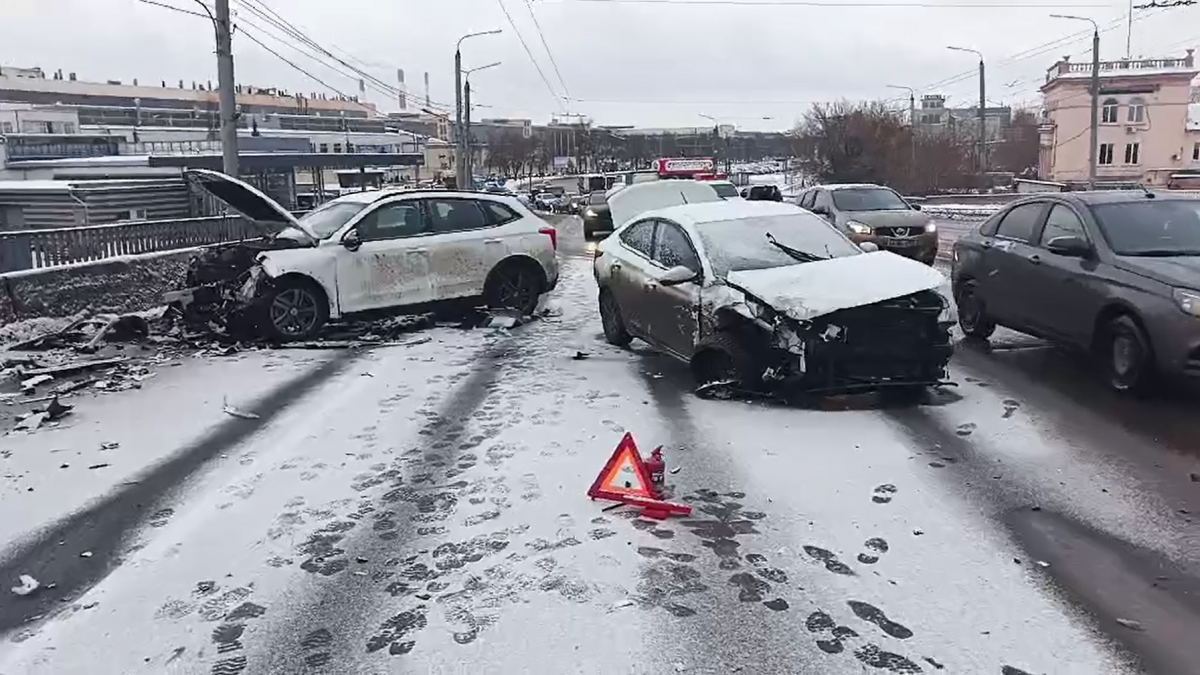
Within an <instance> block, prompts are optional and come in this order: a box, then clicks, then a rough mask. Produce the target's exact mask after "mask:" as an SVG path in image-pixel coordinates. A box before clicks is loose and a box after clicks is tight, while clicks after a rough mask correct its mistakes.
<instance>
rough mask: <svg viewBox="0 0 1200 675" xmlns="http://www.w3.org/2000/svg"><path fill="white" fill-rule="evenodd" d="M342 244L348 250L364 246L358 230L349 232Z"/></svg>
mask: <svg viewBox="0 0 1200 675" xmlns="http://www.w3.org/2000/svg"><path fill="white" fill-rule="evenodd" d="M342 246H345V247H346V250H347V251H357V250H358V249H360V248H362V238H361V237H359V236H358V230H350V231H349V232H347V233H346V234H345V236H343V237H342Z"/></svg>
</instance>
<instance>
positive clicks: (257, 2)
mask: <svg viewBox="0 0 1200 675" xmlns="http://www.w3.org/2000/svg"><path fill="white" fill-rule="evenodd" d="M237 2H239V3H240V4H241V5H242V7H244V8H245V9H246V10H248V11H249V12H250V13H251V14H253V15H254V16H255V17H257V18H258V19H259V20H261V21H264V22H266V23H267V24H269V25H270V26H272V27H273V28H275V29H276V30H278V31H280V32H281V33H283V34H284V35H286V36H288V37H290V38H292V39H294V40H296V41H298V42H299V43H300V44H301V45H304V46H305V47H306V48H307V49H309V50H311V51H312V52H315V54H312V53H308V52H306V51H305V50H304V49H301V48H299V47H298V46H297V45H293V44H290V43H285V44H288V46H289V47H291V48H292V49H296V50H297V51H299V52H300V53H302V54H304V55H305V56H306V57H308V58H310V59H312V60H314V61H316V62H317V63H320V64H321V65H323V66H325V67H326V68H329V69H330V70H333V71H334V72H337V73H338V74H339V75H341V76H343V77H348V78H350V79H357V80H360V81H361V83H362V87H363V88H368V87H369V88H370V89H372V90H374V91H376V92H379V93H381V94H383V95H384V96H387V97H389V98H399V97H400V96H403V97H404V98H405V100H407V101H409V102H411V103H413V104H414V105H420V106H425V103H426V102H425V100H424V99H422V98H420V97H418V96H416V95H414V94H410V93H408V92H407V91H404V90H402V89H400V88H399V87H397V86H395V85H392V84H390V83H388V82H385V81H384V80H381V79H379V78H378V77H376V76H374V75H372V74H370V73H368V72H366V71H364V70H363V69H362V68H359V67H357V66H355V65H353V64H351V63H349V62H348V61H347V60H346V59H343V58H341V57H339V56H337V55H336V54H334V53H333V52H331V51H330V50H329V49H326V48H325V47H324V46H322V45H321V44H320V43H318V42H317V41H316V40H314V39H313V38H311V37H310V36H309V35H307V34H306V33H305V32H304V31H303V30H302V29H301V28H300V27H298V26H296V25H295V24H293V23H291V22H290V21H288V20H287V19H286V18H284V17H283V15H282V14H280V13H279V12H278V11H276V10H274V9H272V8H271V7H270V6H269V5H267V4H266V3H265V2H263V0H237ZM272 37H274V36H272ZM281 42H282V40H281ZM333 48H334V49H338V51H341V52H343V53H345V54H346V55H347V58H349V59H351V60H357V61H359V62H360V63H361V60H359V59H356V58H355V57H354V56H353V55H351V54H349V52H346V51H345V50H344V49H340V48H338V47H337V46H336V45H333ZM327 59H328V60H332V61H333V62H334V63H336V64H337V66H334V65H332V64H330V63H329V62H328V61H327ZM343 69H345V70H343ZM345 71H349V73H347V72H345ZM430 103H431V104H432V106H433V107H434V108H440V109H447V108H448V107H449V106H447V105H446V104H444V103H439V102H430Z"/></svg>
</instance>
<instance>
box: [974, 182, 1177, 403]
mask: <svg viewBox="0 0 1200 675" xmlns="http://www.w3.org/2000/svg"><path fill="white" fill-rule="evenodd" d="M951 281H952V285H953V289H954V297H955V299H956V300H957V301H958V312H959V324H960V326H961V327H962V329H963V332H965V333H966V334H967V335H969V336H973V337H976V338H985V339H986V338H987V337H989V336H990V335H991V334H992V331H994V330H995V329H996V326H997V325H1002V326H1007V327H1009V328H1012V329H1015V330H1018V331H1021V332H1023V333H1029V334H1031V335H1034V336H1037V337H1041V338H1045V339H1048V340H1052V341H1055V342H1058V343H1061V344H1065V345H1068V346H1072V347H1078V348H1081V349H1084V350H1087V351H1090V352H1092V353H1093V354H1095V355H1096V357H1097V358H1098V360H1099V362H1100V363H1101V365H1102V366H1103V368H1104V372H1105V379H1106V380H1107V382H1108V384H1109V385H1110V386H1111V387H1112V388H1113V389H1116V390H1119V391H1127V390H1136V389H1144V388H1146V387H1147V385H1148V384H1150V383H1151V382H1152V381H1153V379H1154V376H1155V375H1158V374H1162V375H1173V376H1186V377H1191V378H1200V199H1197V198H1194V197H1189V196H1185V195H1178V194H1171V193H1169V192H1159V193H1153V192H1143V191H1112V192H1078V193H1063V194H1053V195H1040V196H1037V197H1032V198H1029V199H1023V200H1021V201H1018V202H1015V203H1013V204H1011V205H1009V206H1007V207H1006V208H1004V209H1003V210H1001V211H1000V212H999V213H997V214H996V215H994V216H992V217H991V218H989V219H988V220H987V221H986V222H984V224H983V225H982V226H981V227H980V228H979V230H977V231H976V232H973V233H971V234H969V235H966V236H964V237H962V238H961V239H959V240H958V242H956V243H955V246H954V262H953V272H952V276H951Z"/></svg>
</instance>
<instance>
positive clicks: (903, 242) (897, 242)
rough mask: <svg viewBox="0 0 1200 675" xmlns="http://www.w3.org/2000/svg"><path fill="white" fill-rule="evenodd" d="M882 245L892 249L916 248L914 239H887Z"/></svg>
mask: <svg viewBox="0 0 1200 675" xmlns="http://www.w3.org/2000/svg"><path fill="white" fill-rule="evenodd" d="M884 245H885V246H890V247H892V248H909V247H911V246H916V245H917V240H916V239H906V238H903V237H889V238H888V239H887V241H886V242H884Z"/></svg>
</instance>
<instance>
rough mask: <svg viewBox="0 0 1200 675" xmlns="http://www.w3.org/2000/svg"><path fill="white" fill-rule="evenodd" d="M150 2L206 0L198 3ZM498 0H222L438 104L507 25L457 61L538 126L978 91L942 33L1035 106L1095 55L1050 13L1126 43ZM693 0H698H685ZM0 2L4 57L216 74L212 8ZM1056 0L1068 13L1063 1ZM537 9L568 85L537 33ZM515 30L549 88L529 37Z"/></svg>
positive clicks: (928, 14) (1030, 21)
mask: <svg viewBox="0 0 1200 675" xmlns="http://www.w3.org/2000/svg"><path fill="white" fill-rule="evenodd" d="M156 1H158V2H162V3H166V4H172V5H174V6H177V7H180V8H187V9H189V10H199V9H200V8H199V5H197V4H196V3H197V0H156ZM502 1H503V7H505V8H507V10H508V13H509V15H511V17H512V20H513V21H514V22H515V24H516V30H514V29H513V26H512V24H510V23H509V19H508V18H506V16H505V14H504V11H503V10H502V8H501V7H502V6H501V0H232V2H233V7H234V10H235V22H236V23H238V24H239V25H240V26H242V27H244V28H245V29H246V31H247V32H248V33H250V34H251V35H255V36H256V37H258V38H259V39H260V40H262V41H263V42H264V43H265V44H267V45H268V46H270V47H271V48H272V49H275V50H276V51H277V52H279V54H280V55H282V56H285V57H287V58H288V59H290V60H292V61H293V62H294V63H295V64H296V65H297V66H300V67H302V68H304V69H306V70H309V71H310V72H311V73H312V74H314V75H316V76H317V77H319V78H320V79H322V80H323V81H324V82H325V83H327V84H328V85H329V86H331V87H333V88H335V89H338V90H341V91H343V92H346V93H356V92H357V89H358V83H357V80H355V79H351V77H348V76H347V75H345V74H339V73H338V72H337V71H334V70H331V69H330V68H329V67H327V66H324V65H322V64H320V63H318V62H316V61H314V60H313V59H312V58H310V57H307V56H305V55H304V54H303V53H302V52H299V51H297V50H296V49H295V47H294V46H293V45H294V44H295V40H290V39H285V42H283V43H281V42H280V41H277V40H276V39H273V38H272V37H271V36H272V35H279V31H278V29H276V28H272V27H270V26H269V25H267V24H266V23H265V22H264V21H263V20H262V19H261V18H259V17H257V16H256V15H255V14H253V13H251V12H250V11H249V10H247V9H246V8H245V6H244V5H243V4H242V3H243V2H250V3H254V2H263V3H265V4H266V5H267V6H269V7H270V8H272V9H274V10H276V11H277V12H279V14H280V15H281V16H283V18H285V19H287V20H288V21H290V22H291V23H293V24H295V25H296V26H298V27H300V28H301V29H303V31H304V32H305V34H307V35H308V36H309V37H310V38H311V39H312V40H314V41H315V42H317V43H319V44H320V45H321V46H323V47H324V48H326V49H328V50H329V51H332V52H334V53H335V54H339V55H341V54H342V52H344V53H346V54H349V55H352V56H353V57H354V58H355V59H357V60H356V61H351V59H350V58H346V60H347V61H351V62H352V63H354V64H355V65H356V66H358V67H363V63H366V64H370V66H369V67H365V68H364V69H365V70H367V71H368V72H370V73H371V74H372V75H374V76H376V77H378V78H380V79H382V80H384V81H386V82H388V83H393V82H395V80H396V69H397V68H403V69H404V70H405V71H406V76H407V77H406V79H407V80H408V82H409V91H410V93H414V94H418V95H421V96H423V95H424V86H423V83H422V79H423V74H424V73H425V72H426V71H428V72H429V73H430V77H431V80H432V92H431V94H432V98H433V100H434V101H435V102H436V103H441V104H447V103H448V104H452V103H453V91H454V87H453V55H454V43H455V41H456V40H457V39H458V38H459V37H460V36H462V35H463V34H465V33H469V32H476V31H484V30H491V29H503V31H504V32H503V34H501V35H496V36H486V37H479V38H474V39H471V40H468V41H467V42H465V43H464V44H463V54H464V66H465V67H468V68H469V67H473V66H479V65H484V64H486V63H490V62H493V61H501V62H502V64H501V65H500V66H498V67H496V68H492V69H490V70H487V71H483V72H480V73H477V74H476V75H474V76H473V78H472V86H473V88H474V90H475V92H474V100H475V102H476V103H478V104H480V107H479V108H478V109H476V111H475V116H476V117H529V118H532V119H534V120H535V121H538V122H544V121H546V120H547V118H548V117H549V116H550V115H552V114H555V113H558V114H562V113H564V112H569V113H576V114H583V115H587V116H589V117H591V118H592V119H593V120H594V122H595V123H597V124H636V125H639V126H708V125H711V124H712V123H711V122H710V121H708V120H707V119H705V118H704V115H709V116H712V117H715V118H717V119H719V120H721V121H722V122H724V123H728V124H735V125H737V126H739V127H742V128H755V129H768V128H785V127H790V126H791V125H792V124H793V123H794V121H795V120H796V119H797V118H798V117H799V116H800V115H802V114H803V111H804V110H805V108H806V107H808V105H809V102H811V101H828V100H835V99H840V98H849V99H881V98H899V97H903V104H904V105H906V104H907V93H905V92H902V91H899V90H896V89H889V88H888V87H887V85H889V84H895V85H905V86H909V87H913V88H915V89H917V93H918V98H919V96H920V95H921V94H923V93H942V94H946V95H948V96H949V97H950V101H951V104H953V105H970V104H971V103H972V102H973V101H974V100H975V99H977V97H978V80H977V79H976V78H975V77H974V76H973V75H969V76H966V77H963V78H961V79H960V81H957V82H953V83H950V84H945V85H940V86H936V87H931V85H936V84H938V83H939V81H944V80H946V79H947V78H950V77H953V76H956V75H961V74H964V73H966V72H967V71H971V70H972V69H974V68H975V67H976V64H977V59H976V57H975V56H974V55H972V54H968V53H962V52H954V51H950V50H947V49H946V47H947V46H948V45H957V46H961V47H968V48H972V49H976V50H979V51H981V52H983V53H984V54H985V56H986V62H987V64H988V78H987V82H988V98H989V100H991V101H1002V102H1005V103H1011V102H1024V103H1032V102H1035V101H1036V100H1037V98H1038V93H1037V86H1038V85H1039V84H1040V82H1041V81H1042V79H1043V78H1044V74H1045V71H1046V69H1047V68H1048V67H1050V66H1051V65H1052V64H1053V63H1054V61H1055V60H1056V59H1057V58H1059V57H1060V56H1062V55H1064V54H1072V55H1074V57H1073V58H1074V59H1076V60H1086V59H1087V58H1088V55H1089V50H1090V39H1089V35H1087V34H1086V33H1090V27H1089V26H1088V24H1086V23H1083V22H1077V21H1067V20H1061V19H1054V18H1050V17H1049V14H1050V13H1052V12H1062V13H1069V14H1079V15H1082V16H1089V17H1092V18H1094V19H1095V20H1096V21H1097V22H1098V23H1100V27H1101V29H1102V30H1103V29H1107V28H1109V27H1110V26H1113V28H1112V29H1111V30H1106V31H1105V32H1103V33H1102V36H1101V41H1102V48H1101V54H1102V57H1103V58H1119V57H1121V56H1124V55H1125V26H1124V23H1123V19H1122V17H1123V16H1124V15H1125V13H1126V12H1127V11H1128V5H1127V4H1126V3H1125V2H1117V3H1116V4H1111V3H1108V2H1105V0H1042V2H1041V3H1040V4H1042V5H1043V7H1040V8H1032V9H1030V8H1013V7H1007V8H982V7H979V6H978V5H985V4H991V5H996V4H1032V0H927V2H928V3H929V4H959V5H962V4H973V5H976V6H975V7H972V8H925V7H864V6H861V4H863V3H862V2H859V3H858V4H859V5H860V6H840V7H817V6H798V5H795V4H793V5H789V6H776V7H767V6H762V5H761V4H758V5H754V4H750V5H747V4H742V5H735V4H734V3H738V2H743V1H747V2H757V3H763V2H769V1H770V0H720V1H721V3H722V4H719V5H711V6H697V5H695V4H648V3H645V2H630V1H628V0H612V1H597V0H529V3H527V2H526V0H502ZM661 1H662V0H659V2H661ZM678 1H679V0H671V2H672V3H674V2H678ZM691 1H698V0H684V2H691ZM780 1H781V2H788V1H789V0H780ZM793 1H794V0H793ZM818 1H819V0H818ZM827 1H828V2H837V1H838V0H827ZM892 1H893V2H896V3H900V2H902V0H892ZM881 2H882V3H886V2H888V0H881ZM1139 2H1140V0H1139ZM0 3H2V4H3V6H4V13H3V19H2V20H0V64H2V65H6V66H35V65H36V66H41V67H42V68H44V69H46V70H47V71H48V72H49V71H53V70H56V69H59V68H61V69H62V70H63V71H64V72H69V71H75V72H77V73H78V75H79V78H80V79H84V80H100V81H103V80H107V79H119V80H123V81H126V82H128V81H130V80H132V79H133V78H135V77H136V78H138V79H139V80H140V81H141V82H142V83H146V82H159V81H160V80H164V79H165V80H167V82H168V83H171V82H178V81H179V80H180V79H184V80H187V81H189V82H190V81H191V80H198V81H205V80H208V79H211V80H213V81H214V83H215V80H216V64H215V58H214V57H213V54H212V31H211V29H210V28H209V26H208V25H207V19H200V18H197V17H194V16H190V15H188V14H185V13H182V12H174V11H170V10H167V9H163V8H160V7H155V6H152V5H149V4H144V3H142V2H140V1H139V0H0ZM846 4H850V0H847V2H846ZM907 4H913V3H912V2H908V3H907ZM1048 5H1056V6H1058V7H1059V8H1058V9H1048V8H1046V6H1048ZM1063 5H1076V8H1074V9H1062V8H1061V7H1062V6H1063ZM1082 5H1091V7H1081V6H1082ZM531 7H532V12H533V13H534V15H535V16H536V18H537V21H538V23H539V24H540V26H541V28H542V31H543V32H544V36H545V41H546V43H547V44H548V45H549V48H550V51H551V53H552V54H553V56H554V59H555V61H556V62H557V65H558V70H559V71H560V72H561V74H562V81H560V80H559V77H558V75H557V74H556V73H555V68H554V66H553V65H552V64H551V60H550V58H549V57H548V56H547V52H546V48H545V46H543V43H542V39H541V38H540V37H539V34H538V30H537V28H536V27H535V25H534V21H533V19H532V17H531V9H530V8H531ZM1117 22H1122V23H1121V24H1120V25H1118V24H1117ZM518 31H519V34H520V36H521V37H523V38H524V40H525V43H526V44H527V45H528V48H529V50H530V51H531V52H532V54H533V58H534V59H536V61H537V63H538V64H539V65H540V66H541V69H542V71H543V72H544V73H545V76H546V78H547V79H548V80H549V87H548V86H547V84H546V83H545V82H543V81H542V78H541V77H540V76H539V75H538V72H537V70H536V68H535V67H534V65H533V62H532V61H531V59H530V57H529V55H528V54H526V51H525V49H524V48H523V47H522V44H521V41H520V39H519V38H518ZM1072 34H1078V35H1077V39H1076V40H1075V41H1074V42H1070V43H1068V44H1063V45H1055V46H1051V47H1049V48H1046V49H1044V50H1043V51H1044V53H1040V54H1033V55H1028V56H1025V57H1024V58H1018V59H1015V60H1014V59H1013V57H1014V56H1019V55H1021V54H1022V53H1023V52H1028V51H1029V50H1031V49H1034V48H1037V47H1040V46H1042V45H1045V44H1046V43H1049V42H1051V41H1054V40H1056V39H1059V38H1064V37H1067V36H1070V35H1072ZM234 41H235V49H234V52H235V55H236V59H237V66H236V67H237V77H238V81H239V82H241V83H245V84H254V85H259V86H281V87H285V88H288V89H291V90H296V91H304V92H311V91H322V90H326V91H328V90H327V89H325V88H324V87H323V86H322V85H321V84H318V83H316V82H314V81H312V80H311V79H309V78H308V77H306V76H305V75H303V74H301V73H300V72H298V71H297V70H295V69H293V68H292V66H290V65H288V64H287V63H284V62H283V61H281V60H279V59H278V58H276V57H275V56H272V55H271V54H269V53H268V52H267V51H265V50H264V49H263V48H261V47H259V46H258V45H256V44H254V43H253V42H252V41H250V40H249V39H247V37H246V35H235V38H234ZM1198 44H1200V6H1195V7H1180V8H1177V9H1168V10H1140V11H1137V12H1135V21H1134V24H1133V53H1134V55H1135V56H1136V55H1146V56H1182V55H1183V53H1184V49H1185V48H1187V47H1195V46H1197V45H1198ZM339 50H340V51H339ZM338 67H339V69H341V70H342V71H345V70H346V69H345V68H344V67H341V66H338ZM564 83H565V92H569V96H570V97H571V98H570V99H568V100H566V101H564V100H563V99H562V98H561V97H562V96H564ZM549 88H553V90H554V94H553V95H552V94H551V92H550V91H549ZM367 96H368V98H369V99H370V100H371V101H373V102H375V103H377V104H379V106H380V108H381V109H383V110H394V109H396V108H397V104H396V102H395V101H394V100H393V99H392V98H391V97H390V96H388V95H386V94H385V93H382V92H378V91H373V90H368V92H367ZM556 97H557V98H556ZM897 104H898V105H900V104H901V103H900V101H898V102H897ZM764 117H765V118H770V119H763V118H764Z"/></svg>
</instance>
